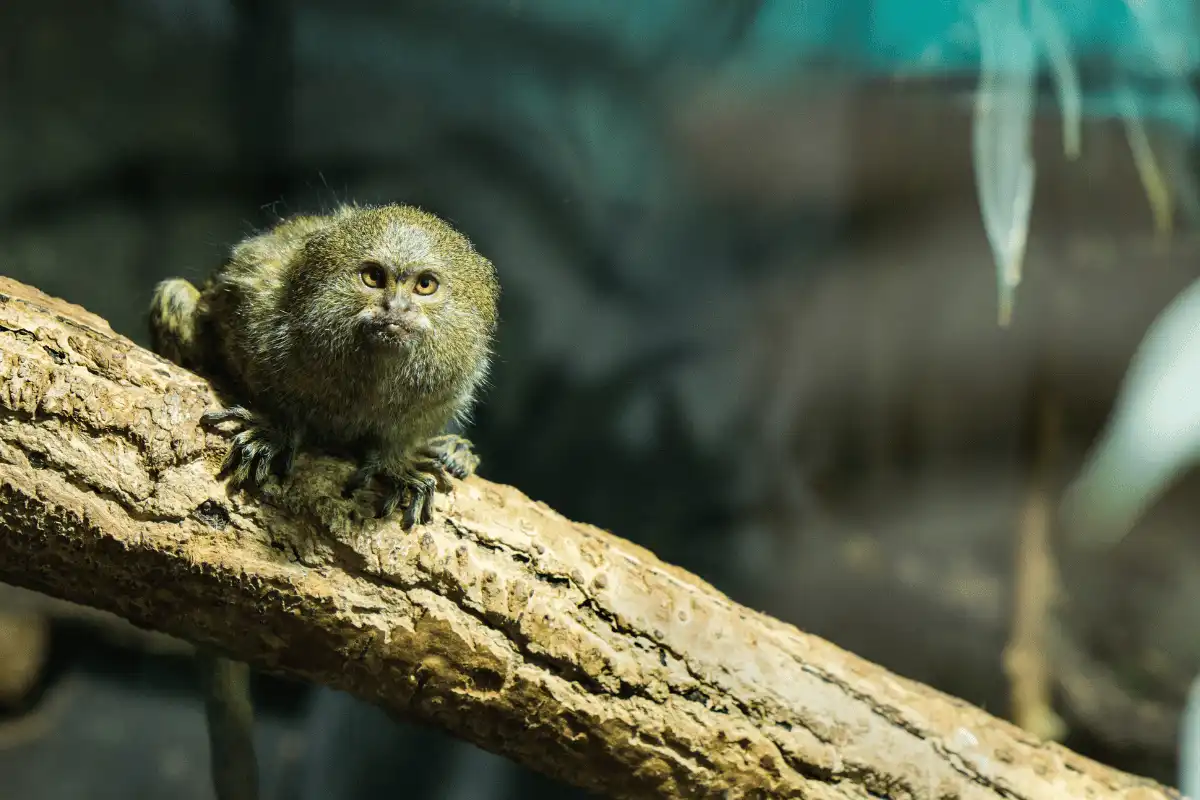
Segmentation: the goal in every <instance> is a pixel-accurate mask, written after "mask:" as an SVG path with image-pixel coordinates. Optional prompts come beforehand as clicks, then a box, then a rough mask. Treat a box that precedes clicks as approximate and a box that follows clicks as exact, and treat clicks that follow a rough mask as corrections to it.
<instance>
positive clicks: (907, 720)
mask: <svg viewBox="0 0 1200 800" xmlns="http://www.w3.org/2000/svg"><path fill="white" fill-rule="evenodd" d="M217 406H218V403H217V400H216V398H215V397H214V395H213V394H212V392H211V391H210V389H209V387H208V385H207V384H206V383H205V382H204V381H202V380H201V379H199V378H197V377H196V376H194V375H192V374H190V373H188V372H186V371H184V370H181V369H179V368H177V367H175V366H173V365H171V364H168V363H166V362H165V361H163V360H162V359H159V358H158V357H156V356H154V355H153V354H151V353H149V352H147V351H146V350H143V349H141V348H139V347H137V346H136V345H134V344H133V343H132V342H130V341H129V340H127V339H125V338H123V337H120V336H118V335H116V334H115V333H113V331H112V330H111V329H110V328H109V327H108V325H107V324H106V323H105V322H104V321H103V320H101V319H99V318H98V317H96V316H94V315H92V314H89V313H88V312H86V311H84V310H83V309H80V308H78V307H76V306H72V305H69V304H67V303H64V302H63V301H60V300H57V299H54V298H51V297H47V296H46V295H43V294H42V293H40V292H38V291H37V290H35V289H31V288H29V287H26V286H23V285H21V284H18V283H16V282H14V281H10V280H7V279H4V278H0V579H2V580H5V581H8V582H11V583H13V584H17V585H21V586H25V587H27V588H31V589H35V590H38V591H42V592H45V593H47V594H50V595H53V596H56V597H59V598H63V599H66V600H70V601H73V602H77V603H83V604H86V605H89V606H94V607H97V608H100V609H105V610H108V611H112V612H115V613H117V614H119V615H121V616H122V617H125V618H126V619H128V620H130V621H131V622H133V623H135V624H137V625H139V626H143V627H145V628H149V629H152V630H156V631H161V632H164V633H168V634H172V635H175V636H178V637H181V638H184V639H187V640H189V641H191V642H194V643H197V644H200V645H203V646H208V647H212V648H217V649H219V650H221V651H222V652H224V653H226V654H228V655H229V656H230V657H233V658H237V659H240V660H244V661H247V662H249V663H251V664H253V665H255V666H256V667H259V668H262V669H266V670H269V671H272V672H277V673H280V674H287V675H292V676H296V677H300V678H303V679H307V680H310V681H313V682H316V683H321V684H325V685H327V686H331V687H335V688H338V689H343V690H346V691H348V692H351V693H353V694H355V695H357V696H358V697H361V698H363V699H365V700H367V701H369V702H372V703H374V704H377V705H379V706H381V707H383V708H386V709H389V710H391V711H393V712H396V713H401V714H403V715H405V716H407V717H410V718H415V719H417V720H421V721H424V722H426V723H428V724H432V725H434V726H437V727H440V728H444V729H446V730H447V731H450V732H452V733H454V734H455V735H457V736H459V737H461V738H463V739H466V740H468V741H471V742H474V743H476V744H478V745H480V746H482V747H484V748H486V749H488V750H492V751H494V752H497V753H501V754H504V755H506V756H509V757H511V758H512V759H514V760H516V761H518V762H520V763H522V764H525V765H527V766H529V767H532V768H533V769H536V770H539V771H541V772H544V773H547V774H549V775H552V776H556V777H558V778H560V779H562V780H564V781H567V782H569V783H572V784H575V785H577V786H581V787H585V788H589V789H592V790H596V791H599V792H602V793H606V794H610V795H613V796H621V797H806V798H851V797H853V798H862V797H889V798H899V797H906V798H914V799H915V798H927V799H928V800H934V799H935V798H950V797H956V798H963V800H992V799H994V798H1010V799H1011V798H1024V799H1026V800H1049V799H1050V798H1054V800H1060V799H1061V798H1101V797H1103V798H1124V799H1125V800H1135V799H1136V800H1154V799H1155V798H1168V797H1178V795H1177V794H1176V793H1174V792H1173V791H1171V790H1168V789H1165V788H1163V787H1160V786H1158V785H1157V784H1154V783H1152V782H1149V781H1145V780H1141V779H1137V778H1134V777H1131V776H1128V775H1125V774H1123V773H1119V772H1116V771H1113V770H1111V769H1108V768H1106V767H1103V766H1101V765H1099V764H1097V763H1095V762H1092V761H1089V760H1087V759H1085V758H1082V757H1080V756H1077V755H1075V754H1073V753H1071V752H1069V751H1067V750H1065V749H1063V748H1061V747H1059V746H1057V745H1054V744H1045V743H1042V742H1040V741H1038V740H1036V739H1034V738H1033V737H1031V736H1029V735H1027V734H1025V733H1023V732H1022V731H1020V730H1019V729H1017V728H1015V727H1014V726H1012V725H1009V724H1008V723H1005V722H1002V721H1000V720H997V719H994V718H992V717H990V716H988V715H986V714H985V713H983V712H982V711H980V710H979V709H977V708H975V707H973V706H970V705H968V704H966V703H964V702H961V701H958V700H955V699H952V698H950V697H947V696H945V695H943V694H940V693H938V692H935V691H933V690H931V689H928V688H926V687H924V686H921V685H919V684H917V683H914V682H912V681H908V680H905V679H902V678H899V677H897V676H894V675H891V674H889V673H888V672H886V671H885V670H883V669H881V668H879V667H877V666H874V665H872V664H869V663H867V662H865V661H863V660H861V659H859V658H857V657H855V656H853V655H851V654H849V653H846V652H844V651H842V650H839V649H838V648H836V647H834V646H833V645H831V644H829V643H827V642H825V641H822V640H820V639H817V638H815V637H813V636H808V635H806V634H804V633H801V632H800V631H797V630H796V629H795V628H793V627H791V626H789V625H785V624H783V623H781V622H779V621H776V620H774V619H771V618H769V617H767V616H764V615H762V614H758V613H756V612H754V611H751V610H749V609H747V608H743V607H741V606H738V605H737V604H735V603H733V602H732V601H730V600H729V599H728V598H726V597H725V596H724V595H722V594H720V593H719V592H717V591H716V590H715V589H713V588H712V587H711V586H708V585H707V584H705V583H703V582H702V581H700V580H699V579H697V578H695V577H693V576H692V575H690V574H688V573H686V572H684V571H682V570H680V569H677V568H675V567H672V566H670V565H667V564H664V563H662V562H661V561H659V560H658V559H657V558H655V557H654V556H653V555H652V554H651V553H649V552H647V551H646V550H644V549H642V548H639V547H637V546H635V545H633V544H631V543H629V542H627V541H624V540H622V539H619V538H617V537H615V536H612V535H610V534H608V533H606V532H604V531H601V530H598V529H596V528H593V527H590V526H587V525H582V524H578V523H573V522H570V521H568V520H566V519H564V518H563V517H561V516H560V515H558V514H556V513H555V512H553V511H552V510H551V509H549V508H548V507H546V506H545V505H543V504H541V503H537V502H533V501H531V500H529V499H528V498H526V497H525V496H524V495H522V494H521V493H519V492H517V491H516V490H514V489H511V488H508V487H505V486H499V485H496V484H492V483H489V482H487V481H484V480H481V479H478V478H473V479H471V480H469V481H467V482H466V483H463V484H459V485H458V486H457V489H456V491H455V492H453V493H452V494H450V495H448V496H445V497H442V498H440V499H439V501H438V508H437V512H436V515H435V521H434V523H433V524H431V525H428V526H425V527H418V528H416V529H414V530H413V531H411V532H409V533H407V534H405V533H403V532H401V531H400V530H399V527H398V525H397V524H396V523H392V522H388V523H380V522H378V521H376V520H374V519H372V518H370V515H371V507H370V498H364V499H363V500H362V501H361V504H356V503H355V502H348V501H344V500H342V499H340V485H341V482H342V481H343V480H344V479H345V477H346V476H347V474H348V472H349V470H350V466H349V465H348V464H345V463H343V462H339V461H336V460H331V459H326V458H317V457H306V456H304V455H302V456H301V457H300V460H299V462H298V464H297V475H296V477H295V478H294V480H293V481H292V482H291V483H290V484H289V485H287V486H285V487H279V486H277V485H273V484H272V485H269V486H268V488H267V489H266V490H265V491H264V494H263V496H262V497H260V498H258V499H254V498H249V497H247V496H245V495H243V494H240V493H227V491H226V489H225V487H224V486H223V485H222V484H221V483H219V482H217V481H216V480H215V479H214V474H215V473H216V471H217V468H218V467H219V464H220V460H221V458H222V456H223V455H224V450H225V446H226V441H225V439H224V438H223V436H222V435H219V434H214V433H206V432H205V431H203V430H202V429H201V428H199V426H198V420H199V418H200V415H201V414H202V413H203V412H204V411H206V410H210V409H213V408H216V407H217Z"/></svg>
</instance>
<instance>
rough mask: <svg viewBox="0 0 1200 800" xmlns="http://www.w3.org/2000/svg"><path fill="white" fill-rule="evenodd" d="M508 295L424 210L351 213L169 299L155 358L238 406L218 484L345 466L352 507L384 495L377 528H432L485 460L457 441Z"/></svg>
mask: <svg viewBox="0 0 1200 800" xmlns="http://www.w3.org/2000/svg"><path fill="white" fill-rule="evenodd" d="M499 290H500V287H499V282H498V280H497V276H496V271H495V269H494V267H493V266H492V264H491V262H489V261H488V260H487V259H485V258H484V257H483V256H481V255H480V254H479V253H477V252H476V251H475V249H474V247H472V245H471V243H470V242H469V241H468V240H467V239H466V238H465V237H464V236H463V235H462V234H460V233H459V232H458V231H456V230H455V229H454V228H452V227H451V226H450V225H448V224H447V223H446V222H444V221H442V220H441V219H439V218H438V217H436V216H434V215H432V214H429V213H426V212H424V211H421V210H419V209H416V208H413V207H409V206H401V205H387V206H381V207H358V206H343V207H342V208H339V209H338V210H337V211H335V212H334V213H332V214H330V215H327V216H299V217H293V218H291V219H289V220H286V221H284V222H282V223H280V224H279V225H277V226H276V227H274V228H273V229H271V230H269V231H267V232H265V233H262V234H260V235H256V236H253V237H250V238H248V239H246V240H244V241H243V242H241V243H240V244H238V245H237V246H236V247H234V248H233V251H232V254H231V256H230V258H229V259H228V261H226V263H225V264H224V265H223V266H222V267H221V268H220V269H218V270H217V271H216V272H215V273H214V274H213V275H212V276H211V277H210V278H209V279H208V280H207V281H205V282H204V284H203V285H201V286H200V287H199V288H196V287H195V286H193V285H192V284H190V283H188V282H187V281H185V280H182V279H179V278H175V279H171V280H167V281H164V282H163V283H161V284H160V285H159V286H158V287H157V289H156V290H155V293H154V299H153V302H152V305H151V311H150V328H151V335H152V339H153V346H154V348H155V350H156V352H158V353H159V354H161V355H163V356H164V357H166V358H169V359H171V360H172V361H174V362H176V363H178V364H180V365H181V366H184V367H186V368H188V369H191V370H193V371H195V372H198V373H200V374H201V375H204V376H205V377H207V378H209V379H210V380H212V381H213V382H214V383H216V384H218V385H224V386H226V387H227V388H228V391H229V392H230V393H231V394H232V395H233V396H234V397H235V398H236V399H237V401H238V405H235V406H232V407H230V408H228V409H225V410H223V411H219V412H214V413H212V414H209V415H206V422H208V423H210V424H215V423H221V422H226V421H236V422H238V423H240V424H241V426H242V430H241V431H240V432H239V433H238V434H237V435H236V436H235V437H234V440H233V444H232V446H231V447H230V451H229V455H228V458H227V459H226V461H225V465H224V467H223V469H222V474H223V475H230V476H232V478H233V481H234V482H235V483H238V484H253V485H259V484H261V483H262V482H263V481H265V480H266V479H267V477H268V475H269V474H270V473H271V472H272V471H274V472H275V473H277V474H279V475H287V474H288V473H289V472H290V471H291V469H292V462H293V459H294V457H295V454H296V451H297V449H298V448H299V447H300V446H301V445H302V444H305V445H308V444H311V445H313V446H317V447H322V448H328V449H332V450H334V451H338V452H343V453H349V454H351V455H352V456H353V457H354V458H356V459H357V461H358V465H359V468H358V470H357V471H356V472H355V473H354V474H353V476H352V477H351V478H350V480H349V481H348V483H347V485H346V494H347V496H348V495H349V494H350V493H352V492H353V491H355V490H357V489H360V488H362V487H364V486H365V485H366V484H367V483H368V482H369V481H371V480H372V479H375V480H378V481H380V482H382V483H383V484H384V485H385V487H386V492H385V496H384V500H383V503H382V506H381V509H380V514H381V516H387V515H389V514H391V513H392V512H393V511H394V510H395V509H396V508H397V507H398V506H402V507H403V508H404V516H403V525H404V527H405V528H408V527H410V526H411V525H413V524H414V523H416V522H420V523H426V522H429V520H430V518H431V511H432V507H433V496H434V493H435V491H438V490H443V491H444V490H446V489H448V488H449V480H448V478H447V475H454V476H456V477H459V478H465V477H467V476H468V475H470V474H471V473H472V472H474V471H475V469H476V467H477V465H478V462H479V459H478V457H477V456H476V455H475V454H474V452H473V451H472V447H471V444H470V442H468V441H467V440H465V439H463V438H461V437H458V436H454V435H449V434H446V433H445V431H446V428H447V426H448V425H449V424H450V422H451V421H452V420H459V421H462V420H465V418H466V416H467V415H468V414H469V412H470V409H471V406H472V403H473V401H474V398H475V394H476V392H477V390H478V389H479V388H480V386H481V385H482V384H483V382H484V380H485V379H486V377H487V372H488V366H489V359H490V353H491V344H492V337H493V335H494V332H495V328H496V322H497V301H498V297H499Z"/></svg>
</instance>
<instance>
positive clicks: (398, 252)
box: [368, 222, 433, 265]
mask: <svg viewBox="0 0 1200 800" xmlns="http://www.w3.org/2000/svg"><path fill="white" fill-rule="evenodd" d="M432 252H433V238H432V237H431V236H430V235H429V233H428V232H427V231H424V230H422V229H421V228H420V226H417V225H411V224H408V223H404V222H389V223H388V225H387V227H386V228H384V230H383V233H382V234H381V235H380V237H379V241H378V242H376V244H375V246H374V247H372V248H371V252H370V253H369V254H368V257H370V258H373V259H375V260H376V261H379V262H380V263H383V264H396V265H402V264H411V263H413V262H414V261H418V262H419V261H426V260H428V259H429V256H430V255H431V254H432Z"/></svg>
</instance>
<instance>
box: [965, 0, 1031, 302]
mask: <svg viewBox="0 0 1200 800" xmlns="http://www.w3.org/2000/svg"><path fill="white" fill-rule="evenodd" d="M1020 12H1021V6H1020V2H1019V0H1000V2H983V3H980V4H979V5H978V6H976V8H975V23H976V26H977V28H978V31H979V87H978V89H977V90H976V94H975V124H974V126H973V130H972V134H973V145H974V147H973V161H974V165H975V185H976V189H977V191H978V193H979V209H980V211H981V213H982V214H983V225H984V229H985V230H986V231H987V237H988V243H989V244H990V245H991V249H992V256H993V258H994V259H995V261H996V283H997V289H998V292H999V315H1000V324H1001V325H1008V323H1009V321H1010V320H1011V319H1012V310H1013V302H1014V297H1015V295H1016V290H1017V286H1018V285H1019V284H1020V282H1021V265H1022V262H1023V261H1024V259H1025V242H1026V237H1027V234H1028V232H1029V215H1030V211H1031V209H1032V205H1033V185H1034V164H1033V155H1032V153H1031V148H1030V139H1031V136H1032V131H1033V105H1034V98H1035V88H1036V87H1035V79H1036V71H1037V48H1036V46H1035V44H1034V35H1033V33H1032V32H1031V31H1030V29H1029V28H1028V27H1026V25H1025V24H1024V22H1023V21H1022V19H1021V13H1020Z"/></svg>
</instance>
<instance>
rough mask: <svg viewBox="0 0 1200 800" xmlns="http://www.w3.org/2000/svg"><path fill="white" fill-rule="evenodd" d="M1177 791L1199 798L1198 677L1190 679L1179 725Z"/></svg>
mask: <svg viewBox="0 0 1200 800" xmlns="http://www.w3.org/2000/svg"><path fill="white" fill-rule="evenodd" d="M1179 792H1180V794H1182V795H1183V796H1184V798H1191V800H1198V798H1200V677H1197V678H1196V679H1195V680H1194V681H1192V687H1191V689H1190V690H1189V691H1188V697H1187V705H1185V706H1184V708H1183V716H1182V721H1181V722H1180V725H1179Z"/></svg>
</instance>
